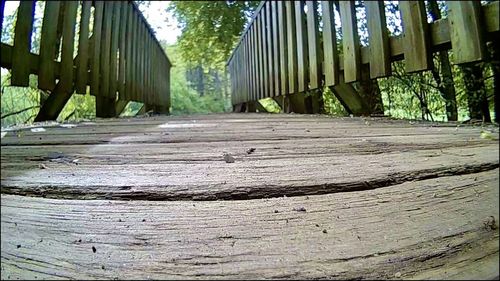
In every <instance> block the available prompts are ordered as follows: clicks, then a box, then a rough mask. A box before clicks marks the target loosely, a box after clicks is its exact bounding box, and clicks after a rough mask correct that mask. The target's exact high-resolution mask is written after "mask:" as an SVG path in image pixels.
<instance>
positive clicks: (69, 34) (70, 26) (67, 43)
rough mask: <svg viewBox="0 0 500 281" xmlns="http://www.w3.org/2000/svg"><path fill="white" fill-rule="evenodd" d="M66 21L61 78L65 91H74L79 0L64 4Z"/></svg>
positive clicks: (63, 31)
mask: <svg viewBox="0 0 500 281" xmlns="http://www.w3.org/2000/svg"><path fill="white" fill-rule="evenodd" d="M64 9H65V11H64V21H63V29H62V51H61V79H60V82H59V83H60V86H61V90H62V91H63V92H72V91H73V87H74V85H73V73H74V71H73V49H74V42H75V41H74V40H75V25H76V12H77V9H78V1H67V2H66V3H65V4H64Z"/></svg>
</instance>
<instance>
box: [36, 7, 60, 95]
mask: <svg viewBox="0 0 500 281" xmlns="http://www.w3.org/2000/svg"><path fill="white" fill-rule="evenodd" d="M45 5H46V6H45V11H44V14H43V25H42V33H41V36H40V60H39V62H40V66H39V71H40V72H39V73H38V88H40V89H42V90H50V91H52V90H53V89H54V87H55V86H56V74H55V64H54V60H55V54H56V50H55V47H56V40H57V23H58V21H59V8H60V6H61V3H60V2H58V1H48V2H46V3H45Z"/></svg>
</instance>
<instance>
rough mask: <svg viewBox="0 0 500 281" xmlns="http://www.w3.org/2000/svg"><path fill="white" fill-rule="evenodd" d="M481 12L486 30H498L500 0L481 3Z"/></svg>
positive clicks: (499, 25)
mask: <svg viewBox="0 0 500 281" xmlns="http://www.w3.org/2000/svg"><path fill="white" fill-rule="evenodd" d="M481 12H482V14H483V19H484V22H485V27H486V31H487V32H494V31H499V30H500V17H499V16H498V14H499V13H500V2H499V1H494V2H489V3H487V4H486V5H481Z"/></svg>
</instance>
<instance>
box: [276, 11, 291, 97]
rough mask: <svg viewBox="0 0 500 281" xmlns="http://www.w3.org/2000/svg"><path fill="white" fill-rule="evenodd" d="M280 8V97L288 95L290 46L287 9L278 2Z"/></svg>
mask: <svg viewBox="0 0 500 281" xmlns="http://www.w3.org/2000/svg"><path fill="white" fill-rule="evenodd" d="M276 5H277V6H278V36H279V47H280V49H279V62H280V67H279V74H280V81H281V86H280V90H281V91H280V95H283V96H284V95H286V94H288V44H287V28H286V15H287V14H286V7H285V2H283V1H277V2H276Z"/></svg>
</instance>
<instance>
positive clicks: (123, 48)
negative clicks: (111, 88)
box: [118, 2, 130, 101]
mask: <svg viewBox="0 0 500 281" xmlns="http://www.w3.org/2000/svg"><path fill="white" fill-rule="evenodd" d="M128 11H129V9H128V3H126V2H125V3H123V2H122V3H121V10H120V13H121V16H120V18H121V25H120V38H119V42H120V46H119V52H120V53H119V70H118V92H119V93H120V95H119V96H120V99H121V100H126V101H128V99H127V94H126V93H125V91H128V89H127V87H126V86H125V85H126V84H125V83H126V77H127V76H126V73H127V65H126V60H127V58H128V55H127V39H129V38H130V37H129V36H130V34H129V33H128V28H129V26H128V25H129V18H128V17H129V13H128Z"/></svg>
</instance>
